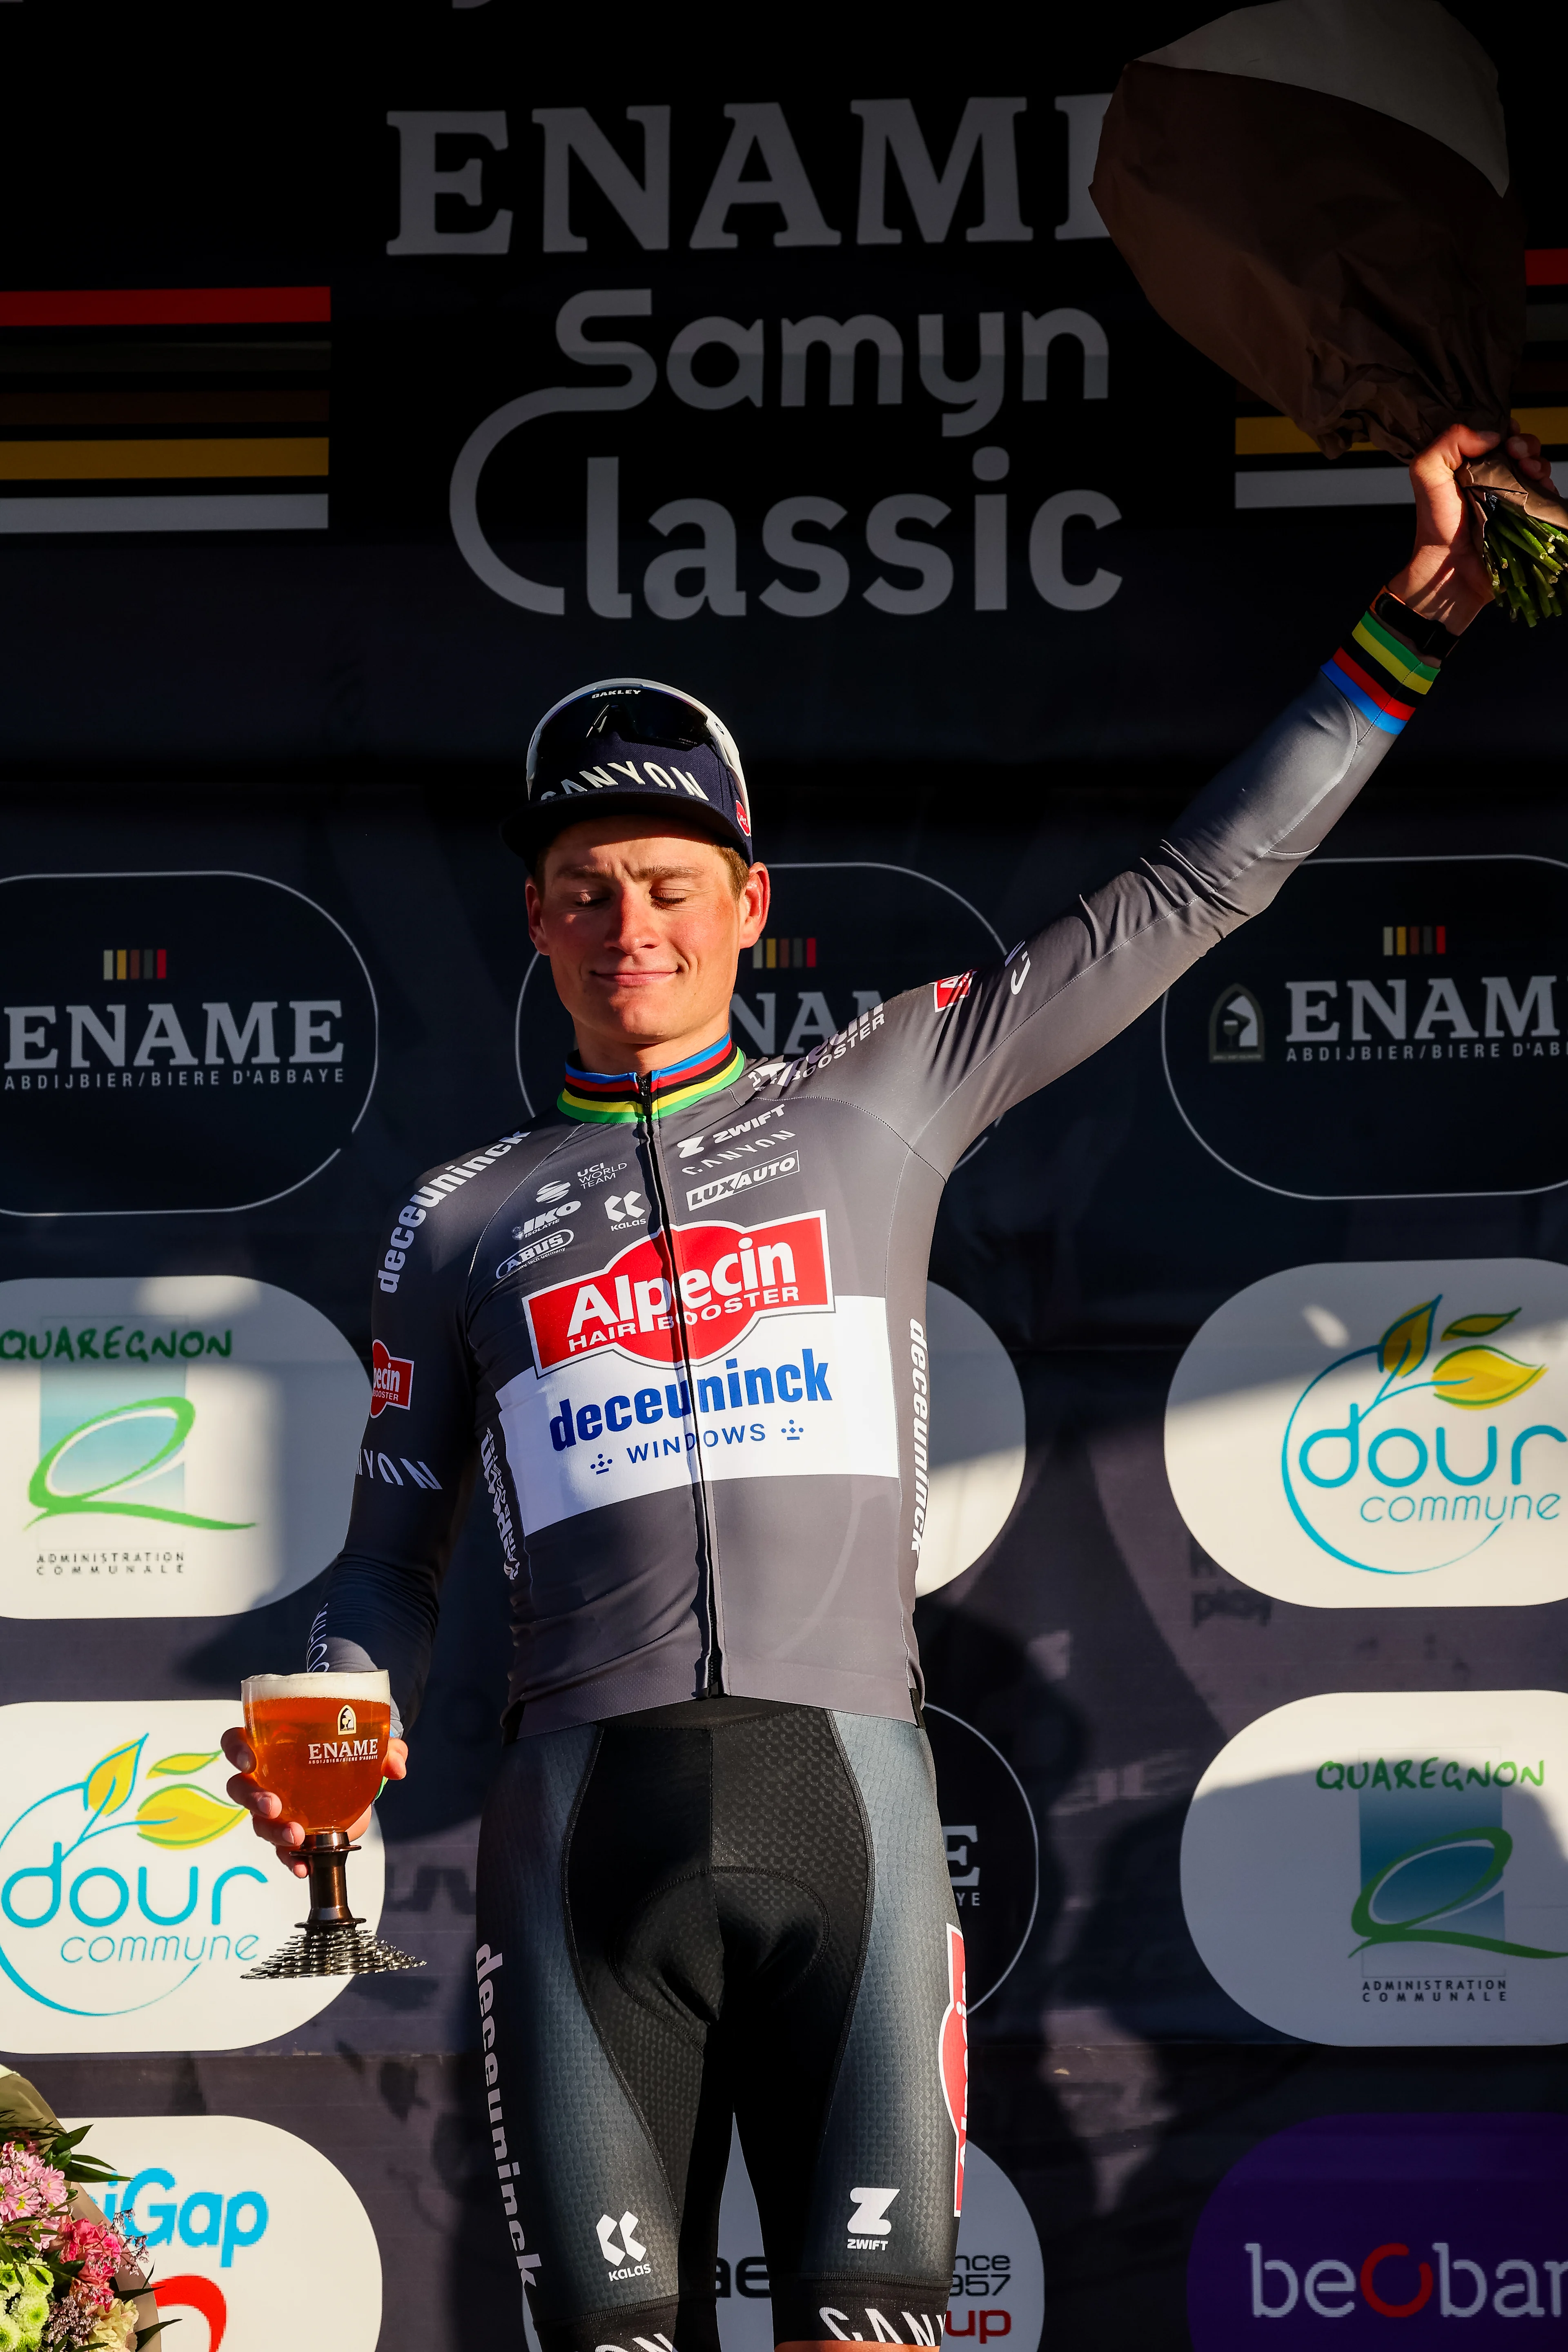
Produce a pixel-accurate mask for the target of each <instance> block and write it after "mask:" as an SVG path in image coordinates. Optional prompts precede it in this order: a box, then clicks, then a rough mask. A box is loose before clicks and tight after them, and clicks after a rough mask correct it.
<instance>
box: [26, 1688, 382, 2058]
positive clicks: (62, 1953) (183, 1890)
mask: <svg viewBox="0 0 1568 2352" xmlns="http://www.w3.org/2000/svg"><path fill="white" fill-rule="evenodd" d="M238 1713H239V1706H238V1701H237V1699H234V1700H228V1699H182V1700H162V1701H157V1700H154V1701H130V1700H107V1701H102V1702H100V1701H90V1702H88V1701H82V1702H72V1703H61V1704H54V1703H48V1702H28V1703H24V1704H22V1705H19V1706H5V1707H0V1789H4V1790H5V1797H4V1800H3V1801H0V2049H5V2050H8V2051H17V2052H23V2051H38V2050H51V2051H59V2050H68V2051H80V2052H96V2051H104V2050H116V2051H127V2050H238V2049H244V2048H246V2047H247V2045H249V2044H251V2043H253V2042H268V2041H270V2040H272V2039H273V2037H274V2036H276V2035H278V2034H279V2033H287V2032H292V2031H293V2030H294V2029H295V2028H296V2027H298V2026H300V2025H302V2024H304V2023H305V2021H307V2020H308V2019H310V2018H312V2017H315V2016H318V2015H319V2014H320V2012H321V2011H322V2010H323V2009H325V2008H327V2007H328V2006H329V2004H330V2003H331V2001H332V2000H335V1999H336V1997H337V1995H338V1994H339V1993H340V1992H341V1991H342V1990H343V1989H344V1987H345V1985H347V1984H348V1983H350V1982H351V1981H352V1979H348V1978H343V1977H337V1978H332V1977H317V1978H302V1979H293V1980H288V1979H284V1980H280V1981H279V1982H276V1983H249V1982H247V1981H246V1971H247V1969H251V1968H254V1967H255V1965H256V1964H257V1962H258V1960H261V1959H265V1958H267V1957H268V1954H269V1953H271V1952H273V1951H276V1950H277V1949H278V1948H279V1946H280V1945H283V1944H285V1943H287V1942H288V1941H289V1937H291V1936H292V1935H293V1933H294V1930H295V1927H296V1926H297V1925H298V1922H299V1916H300V1886H299V1884H298V1882H297V1881H296V1880H295V1879H293V1878H292V1877H290V1876H289V1874H287V1873H285V1872H284V1871H282V1870H280V1869H279V1867H278V1866H277V1864H276V1863H274V1862H273V1861H272V1859H271V1857H270V1856H269V1855H268V1853H267V1851H266V1849H265V1848H264V1847H262V1846H260V1845H258V1843H257V1842H256V1840H255V1838H254V1837H252V1836H251V1834H250V1832H249V1822H248V1817H247V1814H246V1813H245V1811H244V1810H243V1809H242V1808H240V1807H238V1806H236V1805H234V1804H231V1803H230V1801H229V1799H228V1794H227V1790H226V1786H225V1783H226V1780H227V1778H228V1767H227V1765H226V1763H225V1761H224V1759H223V1756H222V1754H221V1752H220V1747H219V1742H220V1740H221V1738H222V1735H223V1733H224V1731H225V1730H226V1728H227V1727H228V1726H229V1725H230V1724H231V1723H233V1722H235V1721H236V1720H237V1717H238ZM362 1843H363V1847H364V1851H363V1853H362V1854H361V1855H360V1856H359V1858H358V1860H357V1861H356V1863H355V1865H354V1899H355V1901H356V1902H357V1903H359V1904H360V1905H361V1906H362V1907H363V1911H364V1913H365V1914H366V1916H367V1921H368V1923H369V1924H370V1926H371V1927H373V1929H374V1923H375V1921H376V1920H377V1919H379V1917H380V1916H381V1903H382V1886H383V1864H382V1848H381V1840H380V1836H379V1834H378V1832H377V1831H376V1829H375V1825H374V1822H373V1823H372V1825H371V1829H370V1832H369V1833H368V1834H367V1836H366V1837H365V1838H364V1839H363V1841H362Z"/></svg>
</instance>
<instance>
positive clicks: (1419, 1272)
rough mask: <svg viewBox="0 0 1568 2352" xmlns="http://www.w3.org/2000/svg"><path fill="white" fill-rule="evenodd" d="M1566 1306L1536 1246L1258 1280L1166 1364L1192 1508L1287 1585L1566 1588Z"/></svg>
mask: <svg viewBox="0 0 1568 2352" xmlns="http://www.w3.org/2000/svg"><path fill="white" fill-rule="evenodd" d="M1434 1277H1436V1279H1434ZM1565 1317H1568V1273H1565V1272H1564V1270H1563V1268H1562V1267H1560V1266H1548V1265H1542V1264H1539V1263H1537V1262H1536V1261H1532V1260H1530V1259H1501V1260H1485V1259H1481V1260H1475V1261H1468V1262H1467V1261H1464V1260H1454V1261H1451V1262H1448V1263H1443V1262H1441V1261H1439V1262H1435V1263H1430V1264H1422V1263H1415V1264H1410V1265H1399V1264H1391V1265H1370V1266H1368V1265H1363V1266H1356V1265H1349V1266H1343V1267H1338V1268H1329V1267H1324V1266H1298V1267H1293V1268H1291V1269H1289V1272H1287V1273H1284V1274H1279V1275H1271V1276H1268V1277H1267V1279H1266V1280H1265V1281H1263V1282H1260V1283H1255V1284H1253V1285H1252V1286H1251V1287H1250V1289H1248V1290H1246V1291H1243V1292H1242V1293H1240V1294H1239V1296H1238V1297H1236V1298H1234V1299H1231V1300H1230V1301H1228V1302H1227V1304H1226V1306H1225V1307H1221V1308H1220V1310H1219V1312H1218V1313H1217V1314H1216V1315H1214V1316H1211V1317H1210V1318H1209V1320H1208V1322H1207V1323H1205V1325H1204V1327H1203V1328H1202V1330H1201V1331H1200V1332H1199V1333H1198V1335H1197V1337H1196V1339H1194V1341H1193V1342H1192V1345H1191V1346H1190V1347H1189V1349H1188V1350H1187V1352H1186V1355H1185V1356H1184V1358H1183V1360H1182V1362H1181V1364H1180V1366H1179V1367H1178V1369H1177V1372H1176V1377H1175V1380H1174V1381H1173V1384H1172V1389H1171V1399H1170V1404H1169V1408H1168V1411H1167V1415H1166V1425H1165V1457H1166V1466H1167V1469H1168V1471H1169V1473H1170V1477H1171V1485H1172V1488H1173V1493H1174V1495H1175V1497H1176V1502H1177V1505H1178V1507H1179V1508H1180V1509H1181V1511H1182V1514H1183V1517H1184V1518H1185V1519H1186V1521H1187V1524H1188V1526H1189V1527H1190V1528H1191V1529H1192V1531H1193V1533H1194V1535H1195V1536H1196V1538H1197V1539H1198V1541H1199V1542H1200V1543H1201V1544H1202V1545H1203V1546H1204V1549H1205V1550H1206V1551H1207V1552H1208V1553H1209V1555H1210V1557H1211V1558H1212V1559H1216V1560H1217V1561H1218V1562H1219V1563H1220V1565H1221V1566H1222V1567H1223V1568H1226V1569H1228V1570H1230V1572H1231V1573H1232V1574H1233V1575H1235V1576H1238V1577H1241V1578H1242V1579H1244V1580H1246V1581H1247V1582H1248V1583H1250V1584H1253V1585H1256V1586H1258V1588H1259V1589H1260V1590H1261V1591H1265V1592H1270V1593H1273V1594H1274V1595H1275V1596H1276V1598H1278V1599H1279V1600H1285V1601H1305V1602H1308V1603H1309V1604H1311V1605H1315V1606H1317V1607H1320V1608H1328V1607H1335V1606H1340V1607H1343V1606H1350V1607H1361V1608H1369V1607H1384V1608H1386V1607H1389V1606H1394V1607H1406V1608H1410V1607H1417V1606H1431V1605H1439V1606H1440V1605H1442V1604H1443V1603H1445V1602H1447V1603H1453V1602H1459V1603H1469V1604H1471V1605H1478V1604H1479V1605H1488V1606H1496V1605H1497V1603H1498V1602H1500V1601H1511V1602H1516V1603H1517V1602H1524V1601H1550V1600H1554V1599H1556V1598H1558V1597H1559V1596H1560V1595H1561V1594H1562V1593H1563V1591H1565V1590H1568V1554H1565V1553H1564V1549H1563V1537H1562V1529H1563V1524H1564V1515H1563V1488H1565V1487H1568V1453H1565V1451H1564V1449H1565V1448H1568V1320H1565V1319H1564V1318H1565ZM1314 1359H1315V1361H1314Z"/></svg>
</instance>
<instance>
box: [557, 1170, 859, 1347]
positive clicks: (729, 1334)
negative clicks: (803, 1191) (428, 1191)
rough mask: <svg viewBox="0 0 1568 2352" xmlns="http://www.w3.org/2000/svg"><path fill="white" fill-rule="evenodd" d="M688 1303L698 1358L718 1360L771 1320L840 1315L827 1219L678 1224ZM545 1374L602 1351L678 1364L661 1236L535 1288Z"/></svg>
mask: <svg viewBox="0 0 1568 2352" xmlns="http://www.w3.org/2000/svg"><path fill="white" fill-rule="evenodd" d="M675 1254H676V1260H677V1263H678V1265H679V1269H680V1276H679V1294H680V1296H679V1314H680V1317H681V1320H682V1322H683V1323H684V1325H685V1327H686V1335H687V1337H686V1344H687V1349H688V1351H689V1354H690V1356H691V1358H692V1359H693V1360H694V1361H698V1362H700V1361H702V1360H705V1359H706V1358H708V1357H710V1356H716V1355H719V1354H720V1353H721V1352H722V1350H723V1349H727V1348H733V1347H734V1345H735V1343H736V1341H737V1340H739V1339H743V1338H744V1337H745V1335H746V1333H747V1332H748V1331H750V1330H751V1329H752V1326H753V1325H754V1324H756V1323H758V1322H760V1321H761V1320H762V1319H763V1317H764V1316H769V1315H779V1314H784V1313H788V1314H798V1313H800V1311H801V1310H802V1309H803V1308H806V1309H810V1308H817V1309H822V1310H825V1311H826V1312H827V1313H829V1314H831V1313H832V1312H833V1276H832V1269H831V1267H830V1266H829V1264H828V1257H827V1233H826V1220H825V1218H824V1216H823V1213H822V1211H821V1210H820V1209H818V1210H816V1211H815V1212H813V1213H811V1214H810V1215H807V1216H800V1217H781V1218H778V1219H777V1220H776V1221H774V1222H773V1223H768V1224H761V1225H730V1224H719V1223H714V1224H701V1225H678V1226H677V1227H676V1228H675ZM524 1304H525V1307H526V1310H527V1314H528V1328H529V1335H530V1337H531V1339H532V1342H533V1359H534V1363H535V1365H536V1367H537V1369H538V1371H539V1374H540V1377H541V1378H542V1377H543V1376H544V1374H545V1373H546V1372H549V1371H552V1370H554V1368H555V1366H556V1365H557V1364H563V1363H567V1362H569V1361H570V1360H571V1359H572V1358H573V1357H574V1356H585V1355H588V1354H590V1353H591V1352H592V1351H593V1350H594V1349H599V1348H616V1349H619V1350H620V1351H621V1353H622V1354H624V1355H628V1356H635V1357H637V1359H638V1360H640V1361H641V1362H643V1363H647V1364H673V1363H676V1362H678V1361H679V1355H680V1344H679V1339H678V1338H677V1336H676V1328H675V1315H676V1311H677V1310H676V1308H675V1307H674V1306H673V1305H672V1301H671V1296H670V1265H669V1256H668V1250H667V1248H666V1246H665V1242H664V1237H663V1236H662V1235H658V1236H655V1235H653V1234H644V1235H643V1236H642V1237H641V1239H639V1240H637V1241H635V1242H633V1243H631V1244H629V1246H628V1247H626V1249H624V1250H622V1251H621V1252H620V1254H619V1255H618V1256H616V1257H613V1258H612V1259H611V1260H610V1262H609V1264H608V1265H605V1267H603V1268H602V1269H601V1270H600V1271H599V1272H598V1273H596V1274H594V1275H591V1276H587V1277H586V1278H585V1279H584V1278H582V1277H578V1278H576V1279H574V1280H573V1281H570V1282H558V1283H554V1284H552V1286H551V1287H550V1288H549V1289H547V1290H536V1291H534V1292H533V1294H532V1296H531V1297H529V1298H528V1299H527V1300H526V1301H525V1302H524Z"/></svg>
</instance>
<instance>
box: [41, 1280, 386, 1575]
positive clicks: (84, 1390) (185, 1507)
mask: <svg viewBox="0 0 1568 2352" xmlns="http://www.w3.org/2000/svg"><path fill="white" fill-rule="evenodd" d="M0 1323H3V1324H4V1326H5V1328H0V1613H4V1614H5V1615H7V1616H13V1617H101V1616H115V1617H125V1616H128V1615H137V1616H161V1617H178V1616H226V1615H228V1614H230V1613H231V1612H235V1611H237V1610H242V1609H253V1608H255V1607H256V1606H258V1603H259V1602H261V1601H270V1600H275V1599H278V1598H280V1597H281V1596H282V1595H283V1594H284V1593H287V1592H292V1591H296V1590H297V1589H298V1587H299V1586H300V1585H301V1584H303V1583H305V1582H307V1581H308V1580H309V1579H310V1576H311V1575H313V1574H314V1573H316V1572H317V1564H318V1563H319V1562H320V1561H321V1559H325V1558H329V1557H330V1556H331V1552H332V1550H333V1549H335V1548H336V1546H337V1545H338V1543H339V1542H340V1541H341V1539H342V1528H343V1522H344V1519H345V1517H346V1515H347V1511H348V1506H349V1499H350V1496H351V1493H352V1484H351V1482H352V1479H353V1455H354V1451H355V1448H356V1446H357V1444H358V1442H359V1436H360V1433H361V1432H362V1431H363V1427H364V1405H365V1377H364V1371H363V1367H362V1366H361V1364H360V1362H359V1360H358V1359H357V1357H356V1356H355V1355H354V1353H353V1349H351V1348H350V1346H349V1344H348V1342H347V1340H346V1339H344V1338H343V1337H342V1333H341V1332H339V1331H338V1330H337V1329H336V1328H334V1326H333V1325H332V1324H331V1323H329V1322H328V1321H327V1319H326V1318H325V1316H323V1315H321V1314H319V1313H318V1312H317V1310H316V1309H315V1308H314V1307H308V1306H307V1305H306V1304H305V1301H304V1300H303V1299H301V1298H296V1297H293V1296H292V1294H291V1293H289V1291H286V1290H275V1289H273V1288H272V1287H271V1286H269V1285H268V1284H266V1283H260V1282H251V1281H248V1280H247V1279H245V1278H243V1277H239V1276H226V1275H167V1276H154V1277H152V1278H150V1279H147V1280H144V1281H135V1280H125V1279H120V1280H99V1279H97V1278H96V1277H91V1278H89V1277H69V1278H65V1279H61V1280H53V1279H49V1280H39V1279H31V1280H26V1281H21V1282H8V1283H5V1284H0Z"/></svg>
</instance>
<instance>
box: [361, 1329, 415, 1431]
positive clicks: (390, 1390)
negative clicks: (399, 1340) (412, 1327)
mask: <svg viewBox="0 0 1568 2352" xmlns="http://www.w3.org/2000/svg"><path fill="white" fill-rule="evenodd" d="M413 1394H414V1359H413V1357H412V1356H389V1355H388V1354H387V1352H386V1349H384V1347H383V1346H382V1344H381V1341H380V1340H379V1339H373V1340H372V1341H371V1343H370V1417H371V1419H372V1421H374V1420H375V1418H376V1416H377V1415H378V1414H379V1413H384V1412H385V1411H386V1408H387V1406H388V1405H389V1404H395V1406H396V1407H397V1409H398V1411H399V1412H407V1410H408V1406H409V1402H410V1400H411V1398H412V1397H413Z"/></svg>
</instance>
